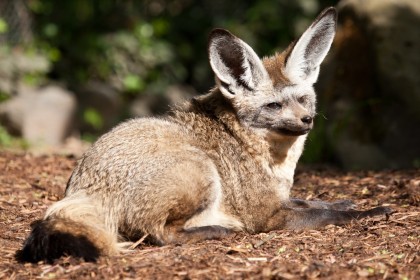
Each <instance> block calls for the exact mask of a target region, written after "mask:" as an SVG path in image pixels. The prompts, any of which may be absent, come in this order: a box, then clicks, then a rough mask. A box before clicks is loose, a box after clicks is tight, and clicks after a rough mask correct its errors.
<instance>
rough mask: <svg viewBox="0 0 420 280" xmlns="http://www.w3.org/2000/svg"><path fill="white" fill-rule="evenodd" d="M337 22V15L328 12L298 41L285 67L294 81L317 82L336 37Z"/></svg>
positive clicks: (286, 72) (287, 74)
mask: <svg viewBox="0 0 420 280" xmlns="http://www.w3.org/2000/svg"><path fill="white" fill-rule="evenodd" d="M335 24H336V23H335V16H334V15H333V14H326V15H325V16H324V17H322V18H321V19H319V20H318V21H316V22H314V23H313V24H312V25H311V26H310V27H309V28H308V29H307V30H306V31H305V33H303V35H302V37H300V39H299V40H298V41H297V43H296V44H295V46H294V47H293V50H292V52H291V54H290V56H289V58H288V60H287V62H286V66H285V69H284V70H285V75H286V76H287V77H288V78H289V80H290V81H291V82H292V83H299V82H302V81H304V82H307V83H312V84H313V83H315V82H316V80H317V79H318V74H319V66H320V65H321V62H322V61H323V60H324V58H325V56H326V55H327V53H328V51H329V49H330V47H331V44H332V41H333V39H334V35H335Z"/></svg>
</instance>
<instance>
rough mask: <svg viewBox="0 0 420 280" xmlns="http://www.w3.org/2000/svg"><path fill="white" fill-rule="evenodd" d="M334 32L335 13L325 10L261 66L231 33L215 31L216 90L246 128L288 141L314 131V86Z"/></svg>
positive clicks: (211, 46) (212, 56) (211, 42)
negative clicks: (301, 33) (283, 49)
mask: <svg viewBox="0 0 420 280" xmlns="http://www.w3.org/2000/svg"><path fill="white" fill-rule="evenodd" d="M335 29H336V12H335V10H334V9H327V10H325V11H324V12H323V13H322V14H321V15H319V17H318V18H317V19H316V20H315V21H314V23H313V24H312V25H311V26H310V27H309V28H308V29H307V30H306V31H305V32H304V34H303V35H302V36H301V37H300V38H299V40H297V41H296V42H295V43H292V44H291V45H290V46H289V47H288V48H287V49H286V50H285V51H284V52H282V53H279V54H275V55H274V56H271V57H268V58H264V59H263V60H261V59H260V58H259V57H258V55H257V54H256V53H255V52H254V50H253V49H252V48H251V47H250V46H249V45H248V44H246V43H245V42H243V41H242V40H241V39H239V38H237V37H236V36H234V35H233V34H231V33H230V32H228V31H226V30H223V29H215V30H213V31H212V33H211V34H210V38H209V47H208V52H209V59H210V65H211V67H212V69H213V71H214V73H215V76H216V84H217V86H218V87H219V89H220V91H221V92H222V94H223V95H224V96H225V97H226V99H228V100H229V101H230V103H231V105H232V107H233V108H234V110H235V111H236V114H237V116H238V118H239V120H240V121H241V123H242V124H243V125H245V126H247V127H250V128H253V129H256V130H264V131H268V132H271V133H275V134H280V135H287V136H299V135H304V134H307V133H308V132H309V131H310V130H311V129H312V126H313V119H314V117H315V114H316V111H315V109H316V106H315V105H316V96H315V91H314V88H313V84H314V83H315V82H316V80H317V78H318V73H319V68H320V64H321V62H322V61H323V60H324V58H325V56H326V55H327V53H328V50H329V49H330V46H331V43H332V41H333V38H334V35H335Z"/></svg>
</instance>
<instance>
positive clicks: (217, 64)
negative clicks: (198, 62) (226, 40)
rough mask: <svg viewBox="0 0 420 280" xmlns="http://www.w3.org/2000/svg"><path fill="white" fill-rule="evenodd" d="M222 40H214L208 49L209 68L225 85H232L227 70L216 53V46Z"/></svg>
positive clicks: (231, 78)
mask: <svg viewBox="0 0 420 280" xmlns="http://www.w3.org/2000/svg"><path fill="white" fill-rule="evenodd" d="M221 40H222V39H215V40H214V41H213V42H211V44H210V48H209V60H210V66H211V68H212V69H213V72H214V74H215V75H216V76H217V78H218V79H219V80H220V81H221V82H223V83H225V84H227V85H232V84H233V83H234V82H235V81H234V79H233V77H232V75H231V74H230V70H229V68H228V67H227V66H226V64H225V63H224V62H223V60H222V58H221V57H220V54H219V52H218V51H217V45H218V44H219V43H220V42H219V41H221Z"/></svg>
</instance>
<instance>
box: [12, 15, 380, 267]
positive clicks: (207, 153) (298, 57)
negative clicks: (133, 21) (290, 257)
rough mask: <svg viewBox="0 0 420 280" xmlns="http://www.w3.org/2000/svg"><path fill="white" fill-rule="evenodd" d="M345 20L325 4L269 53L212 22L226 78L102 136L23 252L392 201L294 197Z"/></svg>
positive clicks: (294, 218) (177, 237) (265, 223)
mask: <svg viewBox="0 0 420 280" xmlns="http://www.w3.org/2000/svg"><path fill="white" fill-rule="evenodd" d="M335 26H336V12H335V10H334V9H333V8H329V9H326V10H325V11H324V12H322V13H321V14H320V16H319V17H318V18H317V19H316V20H315V21H314V23H312V25H311V26H310V27H309V28H308V29H307V30H306V31H305V33H304V34H303V35H302V36H301V37H300V39H299V40H297V41H296V42H295V43H292V44H291V45H290V46H289V47H288V48H287V49H286V50H285V51H284V52H282V53H278V54H275V55H274V56H271V57H268V58H264V59H262V60H261V59H260V58H259V57H258V56H257V54H256V53H255V52H254V51H253V49H252V48H251V47H250V46H249V45H247V44H246V43H245V42H243V41H242V40H241V39H239V38H237V37H236V36H234V35H233V34H231V33H230V32H228V31H226V30H223V29H215V30H213V31H212V32H211V34H210V37H209V44H208V53H209V61H210V65H211V67H212V69H213V71H214V74H215V79H216V86H215V87H214V88H213V89H212V90H211V91H210V92H209V93H207V94H206V95H203V96H199V97H196V98H194V99H192V100H191V101H188V102H186V103H185V104H183V105H181V106H179V107H178V108H176V109H174V110H173V111H172V112H171V113H170V114H169V115H168V116H166V117H164V118H159V119H158V118H141V119H133V120H129V121H127V122H125V123H123V124H121V125H119V126H117V127H116V128H114V129H113V130H112V131H110V132H108V133H107V134H105V135H103V136H102V137H101V138H100V139H98V141H97V142H96V143H95V144H94V145H93V146H92V147H91V148H90V149H89V150H88V151H87V152H86V153H85V154H84V155H83V157H82V158H81V159H80V160H79V162H78V164H77V166H76V168H75V170H74V171H73V174H72V175H71V178H70V180H69V182H68V185H67V188H66V193H65V198H64V199H62V200H61V201H59V202H57V203H55V204H54V205H53V206H51V207H50V208H49V209H48V211H47V213H46V215H45V217H44V219H43V220H41V221H39V222H37V223H36V224H35V225H34V228H33V231H32V233H31V235H30V237H29V238H28V240H27V241H26V243H25V245H24V248H23V249H22V250H21V251H20V252H19V253H18V257H19V258H20V259H21V260H24V261H34V262H36V261H39V260H47V261H53V260H54V259H55V258H58V257H60V256H61V255H66V254H67V255H73V256H76V257H83V258H84V259H85V260H95V259H96V258H97V257H98V256H99V255H101V254H104V255H112V254H117V253H119V252H121V251H124V250H126V249H128V248H129V246H130V244H131V243H130V242H132V241H136V240H137V239H139V238H141V237H142V236H147V237H148V240H149V241H150V242H153V243H156V244H171V243H189V242H197V241H200V240H205V239H212V238H221V237H223V236H225V235H226V234H229V233H231V232H234V231H245V232H249V233H257V232H267V231H270V230H275V229H298V228H314V227H319V226H323V225H326V224H329V223H334V224H340V223H344V222H348V221H349V220H351V219H352V218H361V217H364V216H368V215H374V214H380V213H383V212H384V211H385V210H384V209H379V210H378V209H376V210H375V209H373V210H374V211H373V212H372V211H371V212H367V211H356V210H350V209H349V208H351V207H353V205H352V204H351V203H349V202H339V203H335V204H334V203H321V202H305V201H301V200H293V199H291V198H290V197H289V192H290V188H291V187H292V184H293V176H294V170H295V167H296V164H297V161H298V159H299V157H300V155H301V153H302V150H303V146H304V142H305V139H306V136H307V133H308V132H309V131H310V130H311V128H312V126H313V119H314V116H315V103H316V102H315V100H316V98H315V92H314V89H313V84H314V83H315V81H316V79H317V77H318V73H319V68H320V64H321V62H322V60H323V59H324V57H325V56H326V54H327V52H328V50H329V48H330V46H331V43H332V40H333V37H334V33H335Z"/></svg>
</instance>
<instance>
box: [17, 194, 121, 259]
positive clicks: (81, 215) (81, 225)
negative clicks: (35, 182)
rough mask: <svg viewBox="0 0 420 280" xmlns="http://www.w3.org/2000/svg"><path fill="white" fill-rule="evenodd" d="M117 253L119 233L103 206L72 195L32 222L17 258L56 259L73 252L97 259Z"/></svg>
mask: <svg viewBox="0 0 420 280" xmlns="http://www.w3.org/2000/svg"><path fill="white" fill-rule="evenodd" d="M117 252H118V243H117V233H116V232H115V230H112V229H111V228H110V227H109V226H108V227H107V225H106V223H105V215H104V213H103V211H102V210H101V208H99V207H98V206H97V205H95V203H93V201H92V200H91V199H89V198H87V197H86V196H79V197H77V196H72V197H66V198H64V199H63V200H61V201H59V202H57V203H55V204H54V205H53V206H51V207H50V208H49V209H48V211H47V213H46V215H45V217H44V219H43V220H40V221H37V222H35V223H33V224H32V232H31V234H30V236H29V237H28V239H27V240H26V242H25V244H24V246H23V248H22V250H20V251H18V252H17V254H16V258H17V260H18V261H20V262H38V261H42V260H43V261H47V262H53V261H54V260H55V259H57V258H60V257H61V256H63V255H70V256H74V257H78V258H83V259H84V260H85V261H96V259H97V258H98V257H99V256H100V255H112V254H115V253H117Z"/></svg>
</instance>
